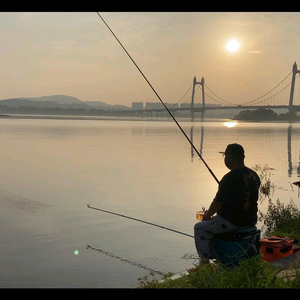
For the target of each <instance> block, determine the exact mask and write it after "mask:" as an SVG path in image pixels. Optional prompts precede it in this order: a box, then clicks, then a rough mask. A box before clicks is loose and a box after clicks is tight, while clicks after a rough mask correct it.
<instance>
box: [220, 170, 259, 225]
mask: <svg viewBox="0 0 300 300" xmlns="http://www.w3.org/2000/svg"><path fill="white" fill-rule="evenodd" d="M259 186H260V179H259V176H258V175H257V174H256V172H254V171H253V170H251V169H249V168H247V167H243V168H239V169H234V170H231V171H230V172H229V173H227V174H226V175H225V176H224V177H223V178H222V180H221V181H220V184H219V189H218V192H217V194H216V197H215V199H214V200H215V201H217V202H221V203H222V208H221V209H220V210H219V211H218V215H220V216H221V217H223V218H224V219H226V220H228V221H229V222H231V223H232V224H234V225H236V226H239V227H245V226H252V225H255V224H256V222H257V200H258V190H259ZM245 202H246V203H245Z"/></svg>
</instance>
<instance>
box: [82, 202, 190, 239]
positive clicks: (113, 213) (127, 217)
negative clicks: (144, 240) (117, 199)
mask: <svg viewBox="0 0 300 300" xmlns="http://www.w3.org/2000/svg"><path fill="white" fill-rule="evenodd" d="M87 207H88V208H91V209H95V210H99V211H102V212H105V213H108V214H112V215H115V216H118V217H123V218H126V219H130V220H133V221H137V222H141V223H145V224H148V225H152V226H156V227H159V228H162V229H166V230H169V231H173V232H175V233H179V234H182V235H186V236H188V237H191V238H194V236H192V235H190V234H187V233H184V232H181V231H178V230H175V229H172V228H168V227H165V226H161V225H158V224H154V223H151V222H147V221H143V220H140V219H137V218H132V217H129V216H125V215H121V214H118V213H115V212H112V211H109V210H105V209H101V208H97V207H92V206H90V204H87Z"/></svg>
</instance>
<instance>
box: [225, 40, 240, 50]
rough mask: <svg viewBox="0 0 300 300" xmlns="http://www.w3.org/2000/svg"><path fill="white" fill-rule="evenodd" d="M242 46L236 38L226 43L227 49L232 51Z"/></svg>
mask: <svg viewBox="0 0 300 300" xmlns="http://www.w3.org/2000/svg"><path fill="white" fill-rule="evenodd" d="M239 48H240V43H239V42H238V41H236V40H231V41H229V42H228V43H227V44H226V49H227V50H228V51H230V52H235V51H237V50H238V49H239Z"/></svg>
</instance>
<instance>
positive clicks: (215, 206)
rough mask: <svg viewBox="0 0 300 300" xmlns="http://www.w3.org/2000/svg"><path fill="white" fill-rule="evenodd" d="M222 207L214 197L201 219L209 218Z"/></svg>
mask: <svg viewBox="0 0 300 300" xmlns="http://www.w3.org/2000/svg"><path fill="white" fill-rule="evenodd" d="M221 208H222V202H218V201H216V200H215V199H214V200H213V201H212V203H211V204H210V207H209V209H208V210H207V211H206V213H205V214H204V215H203V221H207V220H210V219H211V217H212V216H213V215H214V214H215V213H216V212H218V211H219V210H220V209H221Z"/></svg>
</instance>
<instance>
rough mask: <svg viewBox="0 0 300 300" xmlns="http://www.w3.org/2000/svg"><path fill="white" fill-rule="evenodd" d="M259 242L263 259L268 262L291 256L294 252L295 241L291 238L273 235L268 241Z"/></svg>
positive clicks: (261, 240)
mask: <svg viewBox="0 0 300 300" xmlns="http://www.w3.org/2000/svg"><path fill="white" fill-rule="evenodd" d="M259 242H260V245H261V247H260V252H261V254H262V255H263V258H262V259H263V260H266V261H268V262H270V261H272V260H276V259H280V258H283V257H286V256H289V255H291V254H293V252H294V244H293V242H294V240H293V239H290V238H281V237H279V236H275V235H273V236H271V237H269V238H266V239H260V240H259Z"/></svg>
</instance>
